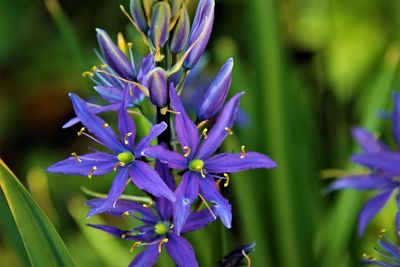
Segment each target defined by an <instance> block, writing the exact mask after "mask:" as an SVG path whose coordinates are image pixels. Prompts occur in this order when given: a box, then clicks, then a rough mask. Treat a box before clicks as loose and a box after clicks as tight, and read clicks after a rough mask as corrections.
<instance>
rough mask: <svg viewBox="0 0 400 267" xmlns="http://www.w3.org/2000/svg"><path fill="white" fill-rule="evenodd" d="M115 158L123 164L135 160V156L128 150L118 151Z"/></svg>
mask: <svg viewBox="0 0 400 267" xmlns="http://www.w3.org/2000/svg"><path fill="white" fill-rule="evenodd" d="M117 158H118V160H119V161H120V162H122V163H125V164H126V163H130V162H132V161H134V160H135V156H134V155H133V154H132V153H131V152H129V151H125V152H121V153H119V154H118V156H117Z"/></svg>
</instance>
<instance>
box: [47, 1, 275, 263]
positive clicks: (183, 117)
mask: <svg viewBox="0 0 400 267" xmlns="http://www.w3.org/2000/svg"><path fill="white" fill-rule="evenodd" d="M121 10H122V11H123V13H124V14H125V15H126V16H127V17H128V19H129V20H130V22H131V23H132V24H133V26H134V27H135V28H136V30H137V31H138V32H139V33H140V34H141V36H142V37H143V41H144V42H145V44H146V45H147V46H148V48H149V50H150V52H149V53H148V55H147V56H145V57H144V58H143V59H142V60H141V61H140V62H141V64H140V65H138V64H137V63H138V61H137V59H136V58H135V57H134V51H133V49H132V45H131V44H130V43H126V41H125V39H124V37H123V36H122V34H119V35H118V42H117V44H115V43H114V42H113V40H112V38H111V37H110V36H109V35H108V34H107V33H106V32H105V31H104V30H102V29H97V30H96V31H97V39H98V43H99V47H100V51H96V54H97V56H98V58H99V60H100V61H101V65H99V66H95V67H93V68H92V69H91V70H90V71H87V72H85V73H84V76H85V77H89V78H90V79H92V80H93V82H94V83H95V86H94V89H95V91H96V92H97V93H98V94H99V95H100V96H101V98H102V99H103V100H104V101H105V102H106V104H98V103H88V102H86V101H84V100H83V99H81V98H80V97H79V96H77V95H76V94H72V93H71V94H70V98H71V101H72V105H73V108H74V110H75V113H76V118H73V119H71V120H70V121H69V122H67V123H66V124H65V125H64V128H66V127H70V126H72V125H75V124H77V123H81V124H82V125H83V127H82V128H81V130H80V131H79V132H78V135H79V136H86V137H89V138H90V139H92V140H93V141H95V142H96V143H98V144H99V145H100V146H102V147H104V150H103V151H100V150H97V149H92V151H91V152H90V153H88V154H85V155H77V154H76V153H72V154H71V156H70V157H69V158H67V159H65V160H62V161H60V162H57V163H55V164H54V165H52V166H50V167H49V168H48V171H50V172H54V173H63V174H69V175H82V176H88V177H89V178H91V177H92V176H98V175H104V174H107V173H114V174H115V175H114V179H113V182H112V185H111V187H110V189H109V192H108V194H107V197H105V198H96V199H92V200H89V201H88V202H87V205H88V206H89V207H90V211H89V214H88V216H89V217H90V216H94V215H97V214H104V213H106V214H110V215H113V216H130V217H131V218H133V219H135V220H139V221H141V222H142V223H143V225H141V226H139V227H136V228H134V229H131V230H121V229H118V228H116V227H113V226H108V225H90V226H92V227H94V228H97V229H100V230H103V231H105V232H108V233H109V234H112V235H114V236H116V237H118V238H122V239H126V240H134V241H135V243H134V246H135V247H145V249H144V250H143V251H142V252H141V253H140V254H138V256H137V257H136V258H135V259H134V260H133V261H132V263H131V264H130V266H152V265H154V264H155V262H156V261H157V258H158V257H159V255H160V253H161V250H162V247H165V249H166V251H167V253H168V254H169V255H170V256H171V258H172V259H173V260H174V261H175V262H176V264H177V265H178V266H198V264H197V260H196V257H195V253H194V251H193V248H192V246H191V245H190V243H189V242H188V241H187V240H186V239H184V238H183V237H182V236H181V234H183V233H186V232H188V231H195V230H197V229H200V228H202V227H204V226H206V225H207V224H209V223H210V222H212V221H214V220H216V219H217V218H220V219H221V221H222V223H223V224H224V225H225V226H226V227H227V228H230V227H231V221H232V211H231V209H232V208H231V205H230V204H229V202H228V200H227V199H225V198H224V197H223V196H222V194H221V192H220V189H221V182H222V184H223V185H224V186H225V187H226V186H228V184H229V179H230V176H229V174H230V173H235V172H239V171H244V170H249V169H255V168H274V167H275V166H276V164H275V162H274V161H272V160H271V159H270V158H268V157H267V156H265V155H263V154H260V153H257V152H246V151H245V146H241V147H240V149H238V150H239V151H238V153H221V152H220V148H221V145H222V143H223V141H224V139H225V138H227V137H228V136H230V135H232V134H233V127H234V122H235V119H236V116H237V113H238V109H239V104H240V99H241V97H242V96H243V94H244V93H243V92H239V93H237V94H236V95H234V96H233V97H232V98H231V99H230V100H228V101H226V99H227V96H228V93H229V88H230V86H231V80H232V67H233V60H232V59H228V60H227V62H226V63H225V64H224V65H223V66H222V67H221V69H220V71H219V72H218V73H217V75H216V76H215V78H214V79H213V80H212V81H211V83H210V85H209V86H208V89H207V90H206V91H205V93H204V95H203V96H202V98H199V99H197V101H198V103H197V105H196V106H197V109H196V112H195V114H194V115H195V119H192V118H191V117H190V115H191V114H189V112H188V111H187V110H186V108H185V105H184V103H183V102H182V98H181V96H180V94H181V92H182V90H185V87H186V86H185V82H186V77H187V75H188V73H189V71H190V70H192V69H193V68H194V67H195V66H196V64H197V63H198V62H199V60H200V58H201V56H202V55H203V53H204V50H205V48H206V45H207V43H208V40H209V38H210V35H211V30H212V26H213V20H214V0H200V1H199V4H198V7H197V11H196V14H195V17H194V20H193V22H192V25H191V26H190V19H189V15H188V12H187V9H186V2H184V1H183V0H169V1H157V0H155V1H154V0H153V1H150V0H131V3H130V14H129V13H128V12H127V11H126V10H125V9H124V8H123V7H122V6H121ZM110 111H112V112H114V113H116V115H117V121H116V128H117V130H118V132H117V133H116V132H115V131H113V129H112V126H111V125H113V124H112V123H111V122H110V124H108V123H107V122H105V121H104V120H103V119H102V118H100V117H99V114H101V113H103V112H110ZM145 111H146V112H145ZM139 118H144V119H145V121H146V122H147V123H148V124H150V125H151V127H149V130H148V132H147V135H146V136H145V137H143V138H141V140H136V139H138V138H136V137H137V136H138V135H139V134H138V133H139V131H137V129H136V125H137V121H136V122H135V120H137V119H139ZM142 121H143V120H142ZM141 127H143V126H142V125H141ZM138 130H139V129H138ZM140 130H142V132H143V130H144V129H140ZM132 185H133V186H135V187H137V188H139V189H140V190H143V192H144V193H146V194H147V195H148V196H149V197H150V198H151V202H152V203H154V205H142V204H139V203H138V202H135V201H133V200H126V199H125V198H122V197H121V196H122V195H123V193H124V191H125V189H126V187H128V186H132ZM196 202H198V203H199V204H204V206H205V208H204V209H201V207H202V206H203V205H194V204H195V203H196ZM195 206H196V209H195ZM199 207H200V209H199ZM241 251H244V250H241ZM244 256H246V255H244ZM239 259H240V260H242V257H241V256H240V257H238V260H239Z"/></svg>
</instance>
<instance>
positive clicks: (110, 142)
mask: <svg viewBox="0 0 400 267" xmlns="http://www.w3.org/2000/svg"><path fill="white" fill-rule="evenodd" d="M70 98H71V100H72V104H73V106H74V110H75V113H76V115H77V116H78V117H79V119H80V121H81V122H82V124H83V125H84V126H85V127H86V128H87V129H88V130H89V131H90V132H92V133H93V134H94V135H95V136H96V137H97V138H98V139H99V140H100V141H101V142H102V143H103V144H105V145H106V146H107V147H108V148H109V149H111V150H113V151H116V152H121V151H124V150H126V148H125V147H124V146H123V145H122V144H121V142H120V141H119V140H118V138H117V136H116V135H115V133H114V132H113V131H112V129H111V127H103V126H104V125H106V122H105V121H104V120H102V119H101V118H100V117H98V116H96V115H94V114H93V113H92V112H91V111H90V109H89V108H88V106H87V103H86V102H85V101H83V100H82V99H81V98H80V97H79V96H77V95H75V94H70Z"/></svg>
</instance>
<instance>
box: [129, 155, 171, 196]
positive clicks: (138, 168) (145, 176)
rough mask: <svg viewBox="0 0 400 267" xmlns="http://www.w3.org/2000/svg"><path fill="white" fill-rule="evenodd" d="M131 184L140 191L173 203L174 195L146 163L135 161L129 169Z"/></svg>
mask: <svg viewBox="0 0 400 267" xmlns="http://www.w3.org/2000/svg"><path fill="white" fill-rule="evenodd" d="M130 173H131V179H132V182H133V183H134V184H135V185H136V186H137V187H138V188H139V189H142V190H145V191H146V192H148V193H150V194H152V195H154V196H156V197H165V198H167V199H169V200H170V201H175V196H174V193H172V191H171V189H169V188H168V186H167V185H166V184H165V182H164V181H163V180H162V179H161V177H160V176H159V175H158V173H157V172H156V171H155V170H153V169H152V168H151V167H150V166H149V165H147V164H146V163H144V162H142V161H140V160H136V161H135V164H134V165H133V166H132V167H131V172H130Z"/></svg>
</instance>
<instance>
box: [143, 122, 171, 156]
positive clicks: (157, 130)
mask: <svg viewBox="0 0 400 267" xmlns="http://www.w3.org/2000/svg"><path fill="white" fill-rule="evenodd" d="M165 129H167V124H166V123H165V122H161V123H159V124H156V125H154V126H153V127H152V128H151V129H150V131H149V134H148V135H147V136H146V137H144V138H143V139H142V140H140V142H139V143H138V144H137V145H136V148H135V156H136V157H141V156H142V152H143V150H144V149H145V148H147V147H148V146H150V144H151V142H152V141H153V140H154V139H155V138H156V137H157V136H159V135H160V134H161V133H162V132H164V131H165Z"/></svg>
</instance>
